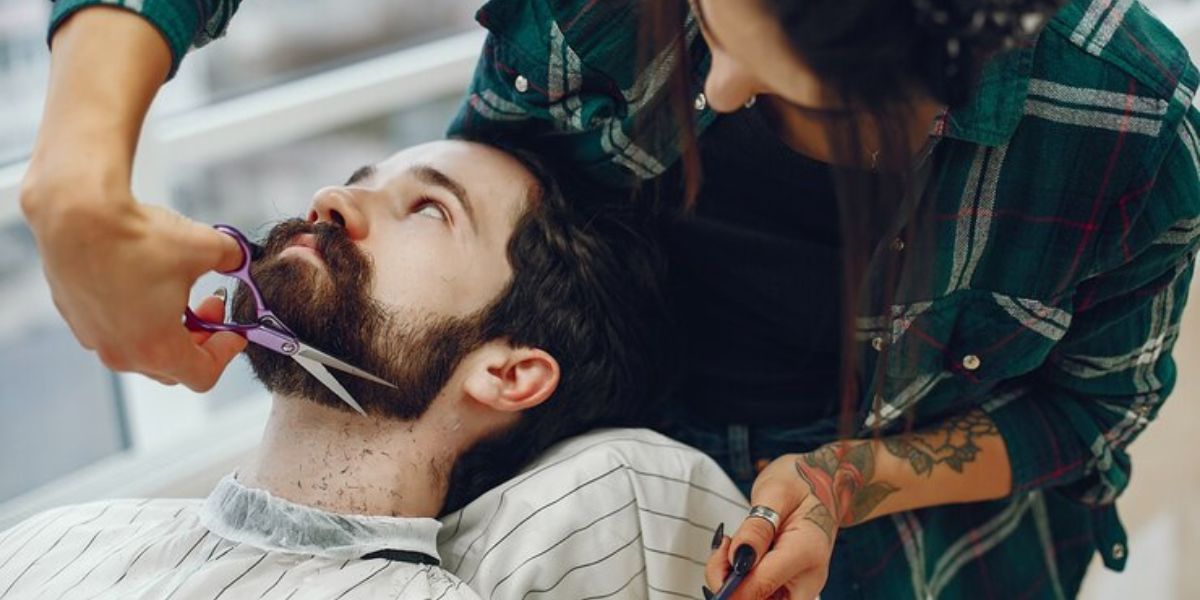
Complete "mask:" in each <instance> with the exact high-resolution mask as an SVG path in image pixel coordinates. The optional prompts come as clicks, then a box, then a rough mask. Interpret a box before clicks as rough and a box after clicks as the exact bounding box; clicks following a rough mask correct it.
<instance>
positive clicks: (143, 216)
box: [21, 6, 245, 391]
mask: <svg viewBox="0 0 1200 600" xmlns="http://www.w3.org/2000/svg"><path fill="white" fill-rule="evenodd" d="M51 43H52V48H53V52H52V54H51V68H50V85H49V88H48V90H47V94H46V110H45V113H44V114H43V117H42V124H41V127H40V128H39V129H38V138H37V143H36V144H35V146H34V150H33V155H32V157H31V158H30V161H29V168H28V170H27V171H26V174H25V180H24V182H23V184H22V188H21V209H22V210H23V211H24V213H25V218H26V220H27V221H28V222H29V227H30V229H32V230H33V234H34V237H36V238H37V242H38V248H39V250H40V252H41V255H42V262H43V269H44V270H45V272H46V279H47V280H48V281H49V283H50V291H51V293H52V295H53V297H54V304H55V306H56V307H58V311H59V312H60V313H61V314H62V315H63V317H64V318H65V319H66V321H67V324H68V325H70V327H71V331H72V332H74V334H75V337H76V338H77V339H78V340H79V342H80V343H81V344H82V345H83V346H84V347H85V348H89V349H92V350H95V351H96V352H97V354H99V355H100V359H101V360H102V361H103V362H104V364H105V365H106V366H108V367H109V368H111V369H115V370H118V371H138V372H141V373H144V374H146V375H149V376H150V377H153V378H155V379H157V380H159V381H161V382H163V383H168V384H172V383H176V382H180V383H184V384H186V385H187V386H188V387H190V388H192V389H194V390H197V391H203V390H207V389H208V388H210V387H212V386H213V384H214V383H216V381H217V378H218V377H219V376H220V374H221V372H222V371H223V370H224V369H225V366H226V365H227V364H228V363H229V361H230V360H232V359H233V357H234V356H235V355H236V354H237V353H238V352H240V351H241V349H242V348H243V347H245V341H244V340H243V339H242V338H241V337H240V336H238V335H237V334H230V333H219V334H216V335H213V336H200V337H196V336H189V335H188V331H187V330H186V329H185V328H184V327H183V324H182V315H183V310H184V308H185V307H186V306H187V300H188V292H189V291H190V289H191V286H192V284H194V283H195V281H196V279H197V278H198V277H199V276H200V275H201V274H203V273H205V272H207V271H213V270H230V269H233V268H236V267H237V266H238V265H239V264H241V260H242V256H241V252H240V250H239V248H238V245H237V243H236V242H234V241H233V239H232V238H230V237H229V236H227V235H224V234H222V233H220V232H217V231H216V230H214V229H212V228H210V227H208V226H205V225H201V224H199V223H194V222H191V221H189V220H187V219H185V218H183V217H181V216H179V215H178V214H176V213H173V212H171V211H169V210H166V209H163V208H160V207H157V206H150V205H143V204H139V203H138V202H137V201H135V200H134V198H133V196H132V194H131V193H130V172H131V170H132V166H133V155H134V150H135V148H136V146H137V140H138V137H139V134H140V131H141V128H142V121H143V120H144V119H145V116H146V111H147V110H148V108H149V106H150V103H151V101H152V100H153V99H154V95H155V94H156V93H157V91H158V88H159V86H160V85H162V82H163V80H165V79H166V77H167V73H168V72H169V70H170V67H171V52H170V49H169V48H168V47H167V44H166V42H165V40H164V39H163V37H162V35H160V34H159V33H158V31H157V30H156V29H155V28H154V27H153V26H152V25H150V23H149V22H147V21H145V20H144V19H142V18H141V17H139V16H138V15H136V14H133V13H131V12H129V11H126V10H123V9H119V8H112V7H104V6H100V7H86V8H83V9H81V10H79V11H78V12H77V13H75V14H74V15H72V16H71V17H70V18H68V19H67V21H66V23H65V24H63V25H61V26H60V27H59V28H58V29H57V30H56V32H55V34H54V37H53V39H52V40H51Z"/></svg>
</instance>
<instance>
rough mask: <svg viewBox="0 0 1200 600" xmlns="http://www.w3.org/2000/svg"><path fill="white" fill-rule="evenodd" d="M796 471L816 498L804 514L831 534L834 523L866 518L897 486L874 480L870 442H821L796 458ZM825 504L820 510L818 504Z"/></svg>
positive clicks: (859, 520)
mask: <svg viewBox="0 0 1200 600" xmlns="http://www.w3.org/2000/svg"><path fill="white" fill-rule="evenodd" d="M795 467H796V473H797V474H798V475H799V476H800V479H801V480H802V481H804V482H805V483H806V484H807V485H808V489H809V492H810V493H811V494H812V495H813V496H815V497H816V498H817V500H818V502H819V504H818V505H817V507H814V508H813V509H812V510H810V511H809V512H808V514H807V515H805V517H804V518H805V519H807V520H809V521H812V522H813V523H816V524H817V526H818V527H821V529H822V531H824V532H825V533H826V535H828V536H829V537H830V538H832V537H833V533H834V529H835V524H837V525H842V526H845V525H854V524H856V523H859V522H861V521H863V520H864V519H866V518H867V516H868V515H870V514H871V512H872V511H873V510H875V508H876V507H877V506H879V504H880V503H882V502H883V501H884V499H886V498H887V497H888V496H889V495H891V494H892V493H894V492H896V491H897V490H898V489H899V488H897V487H896V486H894V485H892V484H890V483H888V482H886V481H875V453H874V449H873V448H872V447H871V443H870V442H865V441H854V442H841V443H838V444H831V445H827V446H822V447H821V448H818V449H817V450H815V451H813V452H811V453H809V454H804V455H801V456H800V457H799V458H798V459H797V460H796V464H795ZM822 507H823V508H824V512H821V511H820V510H818V509H820V508H822Z"/></svg>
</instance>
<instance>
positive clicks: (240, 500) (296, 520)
mask: <svg viewBox="0 0 1200 600" xmlns="http://www.w3.org/2000/svg"><path fill="white" fill-rule="evenodd" d="M200 519H201V523H203V525H204V527H206V528H207V529H208V530H209V531H212V532H213V533H215V534H217V535H219V536H221V537H223V538H225V539H228V540H232V541H235V542H239V543H242V544H247V545H250V546H254V547H256V548H261V549H263V550H269V551H277V552H288V553H293V554H312V555H315V556H321V557H326V558H332V559H351V558H361V557H362V556H364V555H366V554H370V553H372V552H379V551H382V550H400V551H405V552H416V553H420V554H426V555H428V556H430V557H432V558H434V559H438V558H439V557H438V553H437V533H438V530H439V529H440V528H441V526H442V524H441V523H440V522H439V521H437V520H436V519H430V518H416V517H414V518H410V517H374V516H364V515H344V514H338V513H331V512H326V511H323V510H319V509H316V508H312V507H309V506H304V505H301V504H295V503H293V502H288V501H287V500H284V499H282V498H276V497H275V496H272V495H271V494H270V493H269V492H267V491H265V490H259V489H253V488H249V487H246V486H244V485H242V484H241V483H240V482H238V480H237V478H236V477H235V474H229V475H226V476H225V478H224V479H222V480H221V481H220V483H218V484H217V487H216V488H215V489H213V491H212V493H211V494H209V496H208V499H207V500H205V502H204V508H203V510H202V511H201V513H200Z"/></svg>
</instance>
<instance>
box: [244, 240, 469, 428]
mask: <svg viewBox="0 0 1200 600" xmlns="http://www.w3.org/2000/svg"><path fill="white" fill-rule="evenodd" d="M305 233H308V234H313V235H314V236H315V240H316V244H315V245H316V247H317V250H318V251H319V252H320V254H321V256H322V258H323V259H324V262H325V266H324V267H321V266H318V265H315V264H312V263H311V262H310V261H307V260H305V259H303V258H300V257H289V258H280V257H279V253H280V252H282V251H283V250H284V249H285V248H287V247H288V244H289V242H291V241H292V240H293V238H295V237H296V236H297V235H300V234H305ZM250 272H251V275H252V276H253V277H254V281H255V282H256V283H257V284H258V289H259V291H260V292H261V293H262V297H263V302H264V303H265V304H266V306H267V307H268V308H269V309H271V310H272V311H273V312H274V313H275V316H277V317H278V318H279V320H280V321H282V322H283V324H284V325H286V326H287V327H288V328H289V329H291V330H292V332H293V333H295V334H296V336H297V337H298V338H299V339H300V341H302V342H304V343H306V344H308V345H309V346H312V347H314V348H317V349H318V350H321V351H322V352H325V353H327V354H329V355H331V356H334V357H336V358H338V359H340V360H343V361H345V362H347V363H350V364H352V365H354V366H356V367H358V368H360V369H364V370H366V371H367V372H369V373H372V374H374V375H376V376H378V377H381V378H382V379H384V380H386V381H389V382H391V383H393V384H395V386H396V387H395V388H389V387H387V386H384V385H380V384H377V383H373V382H371V381H369V380H366V379H362V378H359V377H357V376H355V375H351V374H344V373H342V372H340V371H338V370H337V369H334V368H332V367H330V368H329V372H330V373H333V374H334V375H335V376H336V377H337V378H338V380H339V381H340V382H341V383H342V385H343V386H344V387H345V388H346V391H348V392H350V395H351V396H353V397H354V399H355V400H357V401H358V403H359V404H360V405H361V406H362V407H363V410H365V411H367V413H369V414H372V415H376V416H383V417H389V418H395V419H401V420H414V419H417V418H419V417H420V416H421V415H422V414H424V412H425V410H426V409H428V408H429V405H430V404H431V403H432V402H433V399H434V398H435V397H436V396H437V394H438V392H439V391H440V390H441V389H442V388H443V387H444V386H445V385H446V382H447V381H448V380H449V379H450V376H451V374H452V373H453V372H454V369H455V368H456V367H457V366H458V364H459V362H461V360H462V358H463V357H464V356H465V355H466V354H467V353H468V352H470V351H472V350H474V349H475V348H476V347H478V346H479V344H480V342H481V340H480V337H481V335H480V328H481V321H482V316H481V315H480V314H476V315H473V316H469V317H460V318H452V317H442V318H435V317H432V316H428V317H426V318H424V319H412V318H410V319H405V318H403V317H401V316H399V315H396V314H394V313H392V312H389V311H388V310H387V309H386V308H385V307H384V306H382V305H381V304H380V303H379V302H377V301H375V300H374V299H373V298H371V296H370V289H371V277H372V265H371V261H370V260H369V259H368V257H367V256H366V255H364V254H363V253H362V252H361V251H360V250H359V249H358V247H357V246H355V245H354V243H353V242H352V241H350V239H349V238H348V237H347V236H346V232H345V230H344V229H343V228H341V227H339V226H336V225H333V224H330V223H318V224H313V223H309V222H307V221H304V220H302V219H291V220H288V221H284V222H282V223H280V224H279V225H277V226H275V227H274V228H273V229H272V230H271V232H270V233H269V234H268V237H267V240H266V241H265V242H264V244H263V251H262V253H261V257H258V258H256V260H255V261H254V263H253V264H251V266H250ZM233 315H234V318H235V319H236V320H237V321H238V322H242V323H247V322H251V321H253V320H254V318H255V313H254V300H253V298H252V296H251V294H250V293H249V291H248V290H247V289H246V287H245V286H244V285H243V286H238V290H237V293H236V294H235V295H234V304H233ZM246 355H247V357H248V358H249V359H250V365H251V367H253V369H254V374H255V375H256V376H257V377H258V379H259V380H261V381H262V382H263V384H264V385H266V387H267V389H268V390H270V391H271V392H273V393H275V394H282V395H286V396H297V397H303V398H307V399H309V400H312V401H314V402H317V403H318V404H322V405H325V406H330V407H334V408H343V409H345V410H351V409H350V407H349V406H347V405H346V404H345V403H344V402H343V401H342V399H341V398H339V397H338V396H337V395H336V394H334V393H333V391H332V390H330V389H329V388H327V387H325V385H324V384H323V383H321V382H320V381H318V380H317V379H316V378H315V377H313V376H312V375H310V374H309V373H308V372H307V371H305V370H304V369H303V368H302V367H301V366H300V365H299V363H297V362H296V361H294V360H292V358H291V357H290V356H286V355H283V354H279V353H276V352H273V351H271V350H268V349H266V348H262V347H260V346H257V345H255V344H250V345H249V346H247V347H246Z"/></svg>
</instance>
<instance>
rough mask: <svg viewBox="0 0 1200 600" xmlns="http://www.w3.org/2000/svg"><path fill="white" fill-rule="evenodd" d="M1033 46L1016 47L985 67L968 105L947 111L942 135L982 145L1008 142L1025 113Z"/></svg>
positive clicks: (1031, 69)
mask: <svg viewBox="0 0 1200 600" xmlns="http://www.w3.org/2000/svg"><path fill="white" fill-rule="evenodd" d="M1034 50H1035V47H1034V46H1032V45H1031V46H1024V47H1019V48H1015V49H1013V50H1010V51H1008V52H1005V53H1004V54H1001V55H999V56H997V57H995V58H993V59H992V60H991V61H990V62H989V63H988V65H987V66H986V67H985V68H984V70H983V73H982V74H981V76H980V78H979V84H978V85H977V86H976V89H975V94H974V95H973V96H972V97H971V99H970V100H969V101H968V102H967V104H966V105H965V106H962V107H960V108H957V109H954V110H952V111H950V112H949V113H947V114H946V116H945V119H944V121H943V122H942V124H941V126H940V127H939V128H938V129H939V131H938V133H940V134H941V135H943V136H945V137H949V138H953V139H958V140H963V141H967V142H972V143H975V144H980V145H983V146H999V145H1002V144H1004V143H1006V142H1008V140H1009V138H1011V137H1012V135H1013V132H1015V131H1016V129H1017V124H1018V123H1020V122H1021V117H1022V116H1023V115H1024V113H1025V97H1026V96H1027V95H1028V94H1029V78H1030V75H1031V74H1032V72H1033V55H1034Z"/></svg>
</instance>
